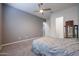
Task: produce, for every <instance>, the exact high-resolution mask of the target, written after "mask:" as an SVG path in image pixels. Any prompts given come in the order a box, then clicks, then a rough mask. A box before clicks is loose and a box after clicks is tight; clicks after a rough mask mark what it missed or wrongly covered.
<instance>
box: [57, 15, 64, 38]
mask: <svg viewBox="0 0 79 59" xmlns="http://www.w3.org/2000/svg"><path fill="white" fill-rule="evenodd" d="M56 34H57V37H58V38H64V24H63V17H58V18H56Z"/></svg>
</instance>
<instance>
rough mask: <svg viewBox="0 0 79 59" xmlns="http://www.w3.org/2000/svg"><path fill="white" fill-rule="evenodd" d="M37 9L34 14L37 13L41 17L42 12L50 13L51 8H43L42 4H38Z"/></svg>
mask: <svg viewBox="0 0 79 59" xmlns="http://www.w3.org/2000/svg"><path fill="white" fill-rule="evenodd" d="M38 7H39V10H36V11H34V12H39V13H41V14H42V15H43V13H44V12H47V11H51V10H52V9H51V8H43V3H39V4H38Z"/></svg>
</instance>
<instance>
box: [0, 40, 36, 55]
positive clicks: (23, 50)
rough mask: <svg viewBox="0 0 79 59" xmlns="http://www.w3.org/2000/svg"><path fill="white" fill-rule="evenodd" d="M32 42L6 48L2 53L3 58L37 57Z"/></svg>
mask: <svg viewBox="0 0 79 59" xmlns="http://www.w3.org/2000/svg"><path fill="white" fill-rule="evenodd" d="M32 41H33V40H29V41H24V42H20V43H16V44H11V45H7V46H4V47H3V48H2V50H1V51H0V55H1V56H35V54H34V53H33V52H32ZM1 53H2V54H1Z"/></svg>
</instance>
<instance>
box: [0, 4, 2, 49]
mask: <svg viewBox="0 0 79 59" xmlns="http://www.w3.org/2000/svg"><path fill="white" fill-rule="evenodd" d="M1 40H2V5H1V4H0V44H1ZM0 49H1V47H0Z"/></svg>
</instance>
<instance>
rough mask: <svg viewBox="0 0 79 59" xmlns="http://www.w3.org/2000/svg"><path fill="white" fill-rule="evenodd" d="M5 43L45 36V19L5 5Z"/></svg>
mask: <svg viewBox="0 0 79 59" xmlns="http://www.w3.org/2000/svg"><path fill="white" fill-rule="evenodd" d="M3 12H4V13H3V40H2V42H3V43H10V42H15V41H19V40H25V39H27V38H32V37H41V36H43V19H41V18H38V17H36V16H33V15H30V14H28V13H25V12H22V11H20V10H18V9H15V8H13V7H10V6H7V5H3Z"/></svg>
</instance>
